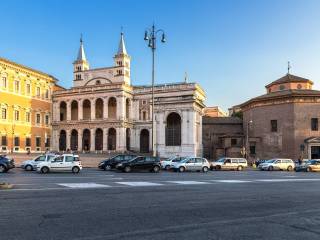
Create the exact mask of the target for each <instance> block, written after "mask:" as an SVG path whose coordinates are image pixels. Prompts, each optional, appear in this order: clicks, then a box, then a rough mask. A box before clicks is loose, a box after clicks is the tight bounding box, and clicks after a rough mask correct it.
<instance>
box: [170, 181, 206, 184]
mask: <svg viewBox="0 0 320 240" xmlns="http://www.w3.org/2000/svg"><path fill="white" fill-rule="evenodd" d="M167 182H169V183H176V184H182V185H197V184H209V183H208V182H198V181H167Z"/></svg>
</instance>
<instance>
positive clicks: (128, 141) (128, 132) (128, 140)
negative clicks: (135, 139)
mask: <svg viewBox="0 0 320 240" xmlns="http://www.w3.org/2000/svg"><path fill="white" fill-rule="evenodd" d="M130 137H131V132H130V128H127V129H126V148H127V150H128V151H130Z"/></svg>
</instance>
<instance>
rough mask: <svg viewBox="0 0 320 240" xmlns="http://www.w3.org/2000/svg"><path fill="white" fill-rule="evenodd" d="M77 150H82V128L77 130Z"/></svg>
mask: <svg viewBox="0 0 320 240" xmlns="http://www.w3.org/2000/svg"><path fill="white" fill-rule="evenodd" d="M78 152H82V129H79V130H78Z"/></svg>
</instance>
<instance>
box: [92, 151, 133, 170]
mask: <svg viewBox="0 0 320 240" xmlns="http://www.w3.org/2000/svg"><path fill="white" fill-rule="evenodd" d="M136 157H137V155H133V154H119V155H115V156H112V157H110V158H108V159H105V160H103V161H101V162H100V163H99V166H98V168H100V169H103V170H111V169H114V168H115V167H116V166H117V164H118V163H120V162H123V161H129V160H131V159H133V158H136Z"/></svg>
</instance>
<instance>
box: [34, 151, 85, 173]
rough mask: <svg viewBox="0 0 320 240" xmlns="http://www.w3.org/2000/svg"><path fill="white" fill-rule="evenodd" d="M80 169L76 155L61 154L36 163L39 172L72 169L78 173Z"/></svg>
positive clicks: (79, 162)
mask: <svg viewBox="0 0 320 240" xmlns="http://www.w3.org/2000/svg"><path fill="white" fill-rule="evenodd" d="M81 169H82V165H81V161H80V159H79V156H78V155H73V154H63V155H61V156H57V157H55V158H53V159H52V160H51V161H48V162H41V163H39V164H38V165H37V171H38V172H41V173H49V172H64V171H72V172H73V173H79V172H80V171H81Z"/></svg>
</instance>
